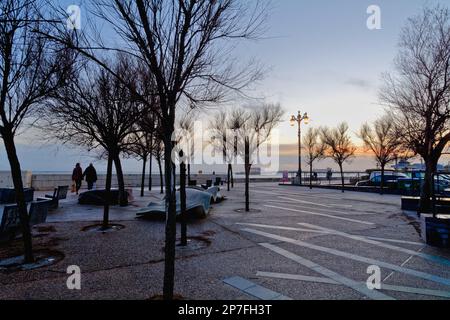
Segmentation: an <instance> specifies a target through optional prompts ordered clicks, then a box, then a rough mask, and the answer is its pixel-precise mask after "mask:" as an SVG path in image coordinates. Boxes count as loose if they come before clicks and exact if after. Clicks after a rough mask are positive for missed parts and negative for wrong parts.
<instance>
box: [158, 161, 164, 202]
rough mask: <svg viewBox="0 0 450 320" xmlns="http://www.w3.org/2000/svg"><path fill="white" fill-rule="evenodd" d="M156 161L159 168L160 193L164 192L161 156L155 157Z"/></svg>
mask: <svg viewBox="0 0 450 320" xmlns="http://www.w3.org/2000/svg"><path fill="white" fill-rule="evenodd" d="M157 161H158V168H159V186H160V188H161V194H164V175H163V170H162V165H161V158H158V159H157Z"/></svg>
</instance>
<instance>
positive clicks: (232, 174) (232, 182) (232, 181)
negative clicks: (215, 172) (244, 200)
mask: <svg viewBox="0 0 450 320" xmlns="http://www.w3.org/2000/svg"><path fill="white" fill-rule="evenodd" d="M230 170H231V172H230V174H231V188H233V189H234V173H233V165H231V164H230Z"/></svg>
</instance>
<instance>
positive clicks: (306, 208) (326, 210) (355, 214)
mask: <svg viewBox="0 0 450 320" xmlns="http://www.w3.org/2000/svg"><path fill="white" fill-rule="evenodd" d="M265 201H266V202H267V203H282V204H290V203H292V202H293V201H288V200H265ZM302 209H305V210H317V211H322V212H329V213H336V214H340V215H344V216H373V215H376V213H374V212H361V211H353V210H350V211H348V212H344V211H338V210H329V209H323V208H317V207H315V208H314V207H311V206H310V207H305V206H302Z"/></svg>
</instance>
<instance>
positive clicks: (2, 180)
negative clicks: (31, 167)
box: [0, 171, 32, 189]
mask: <svg viewBox="0 0 450 320" xmlns="http://www.w3.org/2000/svg"><path fill="white" fill-rule="evenodd" d="M22 181H23V185H24V187H25V188H30V187H31V184H32V174H31V171H23V172H22ZM0 188H5V189H12V188H14V184H13V180H12V176H11V172H10V171H0Z"/></svg>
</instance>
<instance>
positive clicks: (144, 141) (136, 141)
mask: <svg viewBox="0 0 450 320" xmlns="http://www.w3.org/2000/svg"><path fill="white" fill-rule="evenodd" d="M137 130H139V131H137V132H135V133H134V134H133V135H132V136H131V137H130V139H131V142H130V146H129V147H128V150H127V154H130V155H134V156H135V157H136V158H137V159H138V160H142V175H141V197H143V196H144V195H145V175H146V169H147V161H148V160H149V158H150V157H151V156H152V147H153V141H152V140H153V139H152V137H151V136H152V135H151V134H150V133H149V132H147V131H142V129H140V128H139V129H137ZM150 170H151V166H150ZM151 174H152V172H151V171H150V175H151Z"/></svg>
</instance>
